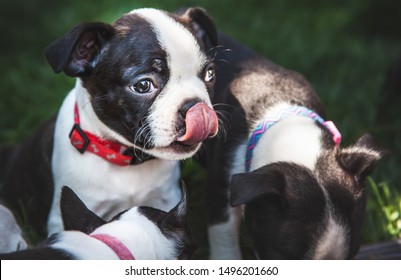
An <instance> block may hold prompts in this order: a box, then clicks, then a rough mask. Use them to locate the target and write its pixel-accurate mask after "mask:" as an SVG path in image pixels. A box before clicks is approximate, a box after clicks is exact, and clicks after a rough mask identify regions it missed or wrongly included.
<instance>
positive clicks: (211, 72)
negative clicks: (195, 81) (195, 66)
mask: <svg viewBox="0 0 401 280" xmlns="http://www.w3.org/2000/svg"><path fill="white" fill-rule="evenodd" d="M215 76H216V70H215V69H214V66H209V67H207V68H206V71H205V77H204V80H205V82H207V83H208V82H211V81H213V80H214V78H215Z"/></svg>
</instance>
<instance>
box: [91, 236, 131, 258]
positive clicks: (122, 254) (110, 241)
mask: <svg viewBox="0 0 401 280" xmlns="http://www.w3.org/2000/svg"><path fill="white" fill-rule="evenodd" d="M89 236H90V237H92V238H95V239H97V240H99V241H101V242H103V243H104V244H106V245H107V246H108V247H109V248H110V249H111V250H113V251H114V253H116V255H117V256H118V258H119V259H120V260H135V258H134V256H133V255H132V253H131V251H130V250H129V249H128V248H127V246H125V245H124V244H123V243H122V242H121V241H120V240H118V239H117V238H115V237H114V236H111V235H108V234H91V235H89Z"/></svg>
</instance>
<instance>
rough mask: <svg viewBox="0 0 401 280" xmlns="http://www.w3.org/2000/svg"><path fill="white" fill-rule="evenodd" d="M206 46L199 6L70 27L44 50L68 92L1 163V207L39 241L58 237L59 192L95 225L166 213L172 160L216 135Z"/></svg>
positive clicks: (172, 187) (176, 195)
mask: <svg viewBox="0 0 401 280" xmlns="http://www.w3.org/2000/svg"><path fill="white" fill-rule="evenodd" d="M215 45H217V32H216V29H215V26H214V24H213V22H212V21H211V19H210V18H209V17H208V15H207V14H206V13H205V11H204V10H202V9H199V8H189V9H187V10H186V11H185V12H184V13H182V14H180V15H178V14H171V13H167V12H164V11H160V10H156V9H138V10H134V11H131V12H130V13H128V14H126V15H124V16H122V17H121V18H120V19H118V20H116V21H115V22H114V23H113V24H106V23H84V24H80V25H78V26H77V27H75V28H74V29H72V30H71V31H70V32H68V33H66V34H65V35H64V36H62V37H61V38H59V39H58V40H56V41H55V42H54V43H52V44H51V45H50V46H49V47H48V48H47V49H46V51H45V54H46V57H47V59H48V61H49V63H50V65H51V66H52V68H53V69H54V71H55V72H61V71H63V72H64V73H65V74H67V75H68V76H71V77H77V81H76V85H75V87H74V88H73V90H72V91H71V92H70V93H69V94H68V96H67V97H66V98H65V100H64V102H63V104H62V106H61V108H60V110H59V112H58V116H57V119H56V120H50V121H49V122H48V123H47V124H46V125H45V126H43V127H42V128H41V129H39V130H38V131H37V133H36V134H35V135H33V136H32V137H31V138H30V139H28V140H27V141H26V142H25V143H23V144H22V145H20V146H19V147H17V148H16V149H15V151H14V153H13V154H12V155H11V156H10V160H9V161H8V162H7V163H6V167H7V170H6V171H5V186H4V190H3V196H4V197H5V198H6V200H7V202H8V204H9V205H10V206H12V207H13V208H14V209H17V210H19V211H20V212H23V213H26V214H27V217H28V221H27V222H28V224H29V225H33V226H34V227H35V228H36V229H37V230H38V231H41V232H43V228H44V225H45V224H46V223H47V229H48V232H49V233H54V232H58V231H60V230H61V229H62V222H61V216H60V212H59V205H58V204H59V201H60V193H61V187H62V186H64V185H68V186H74V191H75V192H76V193H77V194H78V195H79V196H80V197H81V198H82V199H83V200H84V201H85V203H86V204H87V205H88V207H89V208H90V209H92V210H93V211H94V212H95V213H96V214H97V215H99V216H100V217H102V218H104V219H109V218H111V217H113V216H114V215H115V214H116V213H119V212H120V211H122V210H123V209H128V208H130V207H132V206H135V205H147V206H152V207H155V208H158V209H163V210H166V211H167V210H169V209H171V208H172V207H173V206H174V205H176V203H177V202H178V201H179V200H180V191H179V180H180V170H179V160H182V159H186V158H189V157H191V156H192V155H194V154H195V153H196V152H197V151H198V149H199V148H200V146H201V143H202V141H203V140H205V139H206V138H208V137H212V136H214V135H216V134H217V130H218V119H217V116H216V113H215V111H214V110H213V109H212V105H211V100H210V96H211V94H212V90H213V84H214V80H215V70H214V62H213V57H210V56H209V55H208V49H206V47H205V46H215ZM132 186H135V187H132ZM21 208H22V209H21ZM49 210H50V214H49Z"/></svg>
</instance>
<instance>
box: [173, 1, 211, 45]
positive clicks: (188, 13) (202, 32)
mask: <svg viewBox="0 0 401 280" xmlns="http://www.w3.org/2000/svg"><path fill="white" fill-rule="evenodd" d="M177 13H178V14H181V15H182V18H183V19H184V20H186V21H189V23H190V24H191V25H192V29H193V31H194V33H195V36H196V37H198V38H199V39H200V41H201V42H203V44H204V47H205V49H206V50H208V49H209V48H212V47H216V46H217V45H218V44H219V42H218V35H217V29H216V26H215V24H214V22H213V20H212V18H211V17H210V16H209V15H208V14H207V12H206V11H205V10H204V9H202V8H198V7H194V8H187V9H185V8H182V9H180V10H179V11H178V12H177Z"/></svg>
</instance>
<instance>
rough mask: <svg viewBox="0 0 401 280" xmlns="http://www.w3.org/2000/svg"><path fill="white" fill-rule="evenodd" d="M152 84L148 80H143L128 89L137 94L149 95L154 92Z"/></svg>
mask: <svg viewBox="0 0 401 280" xmlns="http://www.w3.org/2000/svg"><path fill="white" fill-rule="evenodd" d="M154 88H155V87H154V85H153V82H152V81H151V80H149V79H143V80H140V81H139V82H137V83H136V84H134V85H132V86H129V89H130V90H131V91H132V92H135V93H139V94H146V93H151V92H153V90H154Z"/></svg>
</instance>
